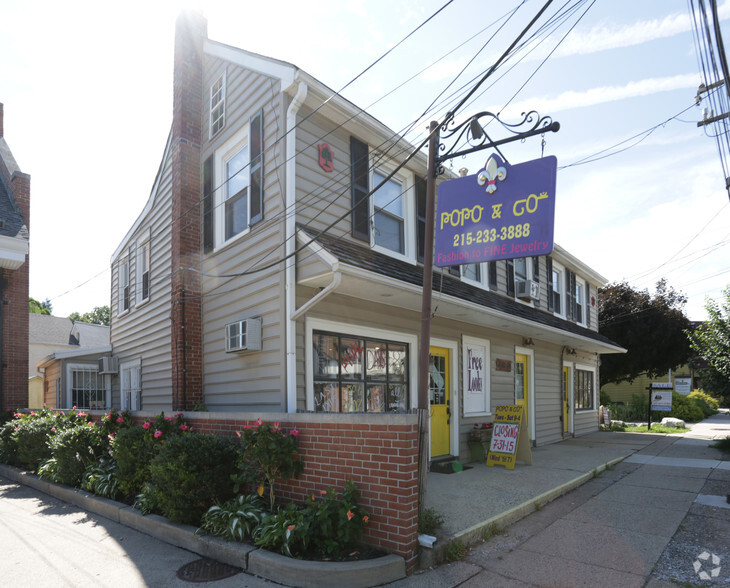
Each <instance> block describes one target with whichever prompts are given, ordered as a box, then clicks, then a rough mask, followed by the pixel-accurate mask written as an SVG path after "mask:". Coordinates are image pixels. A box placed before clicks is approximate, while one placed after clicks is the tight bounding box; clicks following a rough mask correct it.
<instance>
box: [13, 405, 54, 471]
mask: <svg viewBox="0 0 730 588" xmlns="http://www.w3.org/2000/svg"><path fill="white" fill-rule="evenodd" d="M61 426H63V425H62V423H61V421H60V419H59V418H58V417H57V416H56V415H54V414H53V413H50V412H44V413H41V414H37V413H35V412H32V413H30V414H29V415H24V416H23V417H21V418H19V419H16V420H15V430H14V431H13V433H12V437H13V440H14V441H15V446H16V448H17V449H16V454H15V458H16V463H17V465H19V466H20V467H22V468H25V469H27V470H32V471H34V472H35V471H36V470H37V469H38V466H39V465H40V464H41V463H42V462H44V461H45V460H47V459H49V458H51V457H52V456H51V448H50V447H49V446H48V439H49V437H50V436H51V435H53V434H54V433H55V432H56V431H57V430H58V428H59V427H61Z"/></svg>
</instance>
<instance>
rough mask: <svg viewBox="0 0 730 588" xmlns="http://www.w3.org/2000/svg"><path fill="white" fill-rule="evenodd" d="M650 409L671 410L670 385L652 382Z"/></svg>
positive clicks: (668, 383) (669, 383)
mask: <svg viewBox="0 0 730 588" xmlns="http://www.w3.org/2000/svg"><path fill="white" fill-rule="evenodd" d="M651 409H652V410H666V411H670V410H672V383H671V382H652V383H651Z"/></svg>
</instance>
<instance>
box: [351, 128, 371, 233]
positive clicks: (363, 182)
mask: <svg viewBox="0 0 730 588" xmlns="http://www.w3.org/2000/svg"><path fill="white" fill-rule="evenodd" d="M369 175H370V174H369V161H368V146H367V145H366V144H365V143H363V142H362V141H358V140H357V139H356V138H355V137H350V176H351V190H352V215H351V219H352V236H353V237H354V238H355V239H360V240H362V241H367V242H368V243H370V203H369V198H368V192H369V191H370V188H369V181H368V179H369Z"/></svg>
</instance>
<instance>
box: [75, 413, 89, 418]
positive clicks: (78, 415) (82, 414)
mask: <svg viewBox="0 0 730 588" xmlns="http://www.w3.org/2000/svg"><path fill="white" fill-rule="evenodd" d="M76 416H77V417H79V418H85V417H87V416H89V415H88V414H86V413H85V412H80V413H79V414H77V415H76Z"/></svg>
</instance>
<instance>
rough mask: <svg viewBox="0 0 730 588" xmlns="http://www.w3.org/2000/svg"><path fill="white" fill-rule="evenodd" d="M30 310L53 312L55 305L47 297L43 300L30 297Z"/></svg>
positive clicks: (39, 312) (36, 312)
mask: <svg viewBox="0 0 730 588" xmlns="http://www.w3.org/2000/svg"><path fill="white" fill-rule="evenodd" d="M28 307H29V308H28V310H29V312H32V313H34V314H51V313H52V312H53V305H51V301H50V300H48V298H46V299H45V300H44V301H43V302H39V301H38V300H36V299H35V298H32V297H30V298H28Z"/></svg>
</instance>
